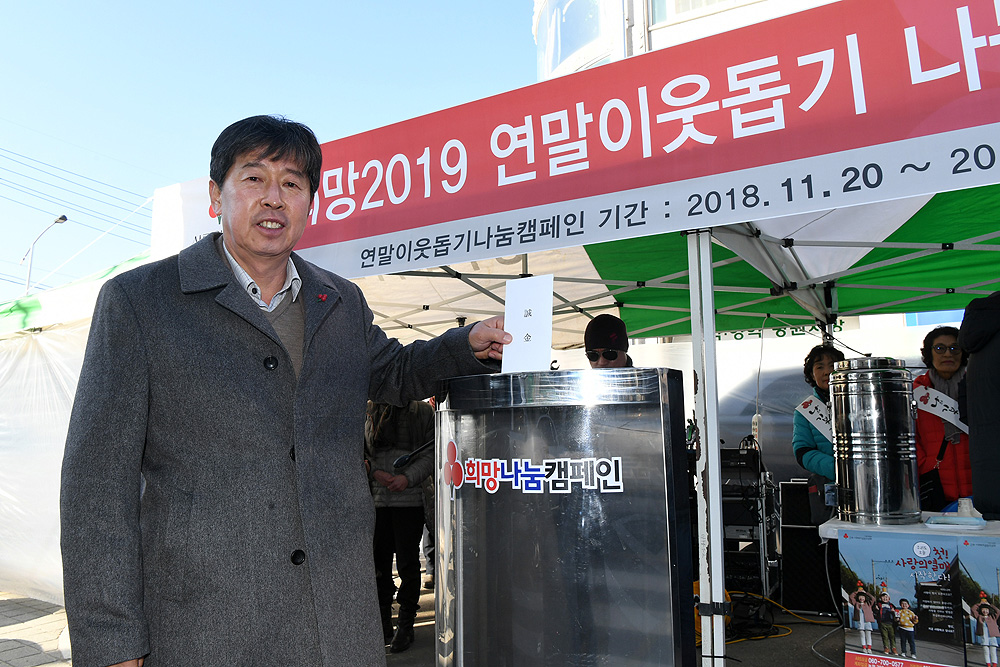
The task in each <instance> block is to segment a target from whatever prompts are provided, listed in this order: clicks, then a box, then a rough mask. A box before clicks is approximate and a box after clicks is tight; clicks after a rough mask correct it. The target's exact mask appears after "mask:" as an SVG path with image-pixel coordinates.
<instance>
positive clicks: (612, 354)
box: [587, 349, 622, 361]
mask: <svg viewBox="0 0 1000 667" xmlns="http://www.w3.org/2000/svg"><path fill="white" fill-rule="evenodd" d="M619 354H622V353H620V352H619V351H618V350H610V349H609V350H604V351H603V352H598V351H597V350H587V359H589V360H590V361H597V360H598V359H599V358H601V357H604V358H605V359H607V360H608V361H614V360H615V359H617V358H618V355H619Z"/></svg>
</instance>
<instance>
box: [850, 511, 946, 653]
mask: <svg viewBox="0 0 1000 667" xmlns="http://www.w3.org/2000/svg"><path fill="white" fill-rule="evenodd" d="M839 537H840V540H839V543H840V561H841V562H840V581H841V588H842V590H841V600H842V605H843V611H844V613H845V614H846V616H845V618H846V619H847V623H846V624H845V637H844V649H845V651H844V665H845V667H862V666H865V667H868V666H872V667H876V666H877V667H931V666H937V665H948V666H950V667H963V666H964V665H965V632H964V626H963V621H962V599H961V595H960V594H959V581H960V577H959V568H960V565H959V558H958V546H959V545H958V540H959V538H957V537H955V536H954V535H941V536H937V535H914V534H906V533H893V532H887V531H882V532H877V533H876V532H872V531H870V530H862V529H858V530H853V529H848V530H845V531H844V532H843V533H842V534H841V535H840V536H839Z"/></svg>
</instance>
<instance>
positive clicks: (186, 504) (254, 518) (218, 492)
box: [61, 235, 493, 667]
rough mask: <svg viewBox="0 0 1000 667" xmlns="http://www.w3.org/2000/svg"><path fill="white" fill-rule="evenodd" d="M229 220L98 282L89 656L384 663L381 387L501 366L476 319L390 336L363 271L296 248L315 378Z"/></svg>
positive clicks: (78, 527) (84, 456)
mask: <svg viewBox="0 0 1000 667" xmlns="http://www.w3.org/2000/svg"><path fill="white" fill-rule="evenodd" d="M215 236H217V235H213V236H211V237H209V238H206V239H203V240H202V241H200V242H198V243H196V244H195V245H193V246H191V247H190V248H187V249H185V250H184V251H182V252H181V253H180V255H178V256H177V257H172V258H169V259H166V260H162V261H159V262H156V263H152V264H149V265H147V266H143V267H140V268H138V269H135V270H133V271H130V272H128V273H125V274H123V275H121V276H118V277H116V278H113V279H112V280H110V281H108V282H107V283H106V284H105V286H104V288H103V289H102V290H101V295H100V297H99V299H98V303H97V307H96V311H95V314H94V319H93V324H92V328H91V332H90V338H89V341H88V344H87V352H86V356H85V359H84V363H83V370H82V372H81V375H80V381H79V385H78V387H77V394H76V400H75V402H74V405H73V412H72V416H71V420H70V427H69V433H68V437H67V441H66V453H65V458H64V461H63V472H62V491H61V523H62V553H63V570H64V588H65V597H66V613H67V618H68V621H69V629H70V638H71V641H72V645H73V664H74V666H75V667H95V666H103V665H108V664H113V663H116V662H119V661H123V660H127V659H131V658H136V657H139V656H142V655H145V654H148V657H147V659H146V667H163V666H175V665H185V666H187V665H198V666H199V667H209V666H212V665H241V666H260V667H274V666H276V665H295V666H296V667H300V666H301V667H306V666H310V665H330V666H334V665H336V666H337V667H340V666H343V665H351V666H352V667H354V666H362V665H384V664H385V657H384V648H383V644H382V636H381V626H380V623H379V614H378V605H377V601H376V595H375V573H374V567H373V563H372V530H373V525H374V509H373V506H372V498H371V493H370V492H369V489H368V478H367V475H366V472H365V468H364V463H363V442H364V414H365V404H366V401H367V400H368V399H369V398H371V399H373V400H376V401H383V402H389V403H394V404H402V403H404V402H405V401H407V400H409V399H411V398H423V397H426V396H429V395H430V394H432V393H433V392H434V391H435V390H436V389H437V382H438V381H439V380H440V379H441V378H445V377H449V376H457V375H468V374H472V373H481V372H488V371H489V370H493V369H492V368H490V367H489V366H487V365H484V364H482V363H480V362H479V361H477V360H476V359H475V357H474V355H473V353H472V351H471V348H470V347H469V342H468V334H469V327H465V328H462V329H454V330H452V331H450V332H448V333H446V334H444V335H443V336H441V337H439V338H436V339H433V340H431V341H422V342H417V343H413V344H411V345H408V346H406V347H403V346H401V345H400V344H399V343H398V341H396V340H395V339H388V338H387V337H386V335H385V334H384V333H383V332H382V331H381V329H379V328H378V327H377V326H375V325H374V324H373V323H372V312H371V310H370V309H369V308H368V306H367V304H366V303H365V300H364V297H363V295H362V294H361V291H360V290H359V289H358V288H357V287H356V286H355V285H353V284H352V283H350V282H348V281H347V280H344V279H342V278H340V277H338V276H336V275H334V274H332V273H329V272H327V271H323V270H321V269H319V268H318V267H316V266H314V265H312V264H310V263H308V262H305V261H303V260H302V259H301V258H299V257H298V256H296V255H294V254H293V255H292V258H293V261H294V262H295V266H296V268H297V270H298V272H299V275H300V277H301V278H302V288H301V291H300V292H299V296H298V298H299V299H302V300H303V303H304V307H305V338H304V355H303V365H302V371H301V374H300V376H299V377H298V378H296V377H295V374H294V371H293V369H292V365H291V363H290V361H289V357H288V354H287V353H286V351H285V349H284V347H283V346H282V344H281V342H280V340H279V339H278V337H277V335H276V334H275V333H274V331H273V329H272V327H271V326H270V324H269V323H268V322H267V320H266V318H265V316H264V314H263V313H262V312H261V311H260V309H259V308H258V307H257V306H256V305H255V304H254V303H253V302H252V301H251V300H250V298H249V297H248V295H247V294H246V293H245V292H244V291H243V290H242V288H241V286H240V285H239V283H238V281H237V280H236V279H235V278H234V276H233V275H232V272H231V271H230V269H229V267H228V265H227V264H226V263H225V261H224V260H223V259H222V258H221V257H220V256H219V255H218V253H217V251H216V249H215V243H214V237H215ZM140 471H141V473H142V479H143V480H144V482H145V487H144V491H142V493H141V494H140V488H141V486H140V474H139V473H140Z"/></svg>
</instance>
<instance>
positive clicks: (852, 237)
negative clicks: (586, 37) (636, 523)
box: [154, 0, 1000, 664]
mask: <svg viewBox="0 0 1000 667" xmlns="http://www.w3.org/2000/svg"><path fill="white" fill-rule="evenodd" d="M998 12H1000V9H998V8H997V5H996V4H995V3H990V2H988V0H975V1H971V0H970V1H969V2H965V1H964V0H963V2H961V3H951V2H941V1H940V0H933V1H931V0H921V1H914V2H908V3H902V5H901V3H892V2H883V3H871V2H865V3H862V1H861V0H845V1H844V2H842V3H836V4H833V5H829V6H826V7H821V8H818V9H815V10H811V11H809V12H803V13H802V14H800V15H792V16H789V17H785V18H783V19H778V20H775V21H773V22H768V23H767V24H761V25H757V26H749V27H747V28H744V29H741V30H737V31H733V32H731V33H727V34H725V35H717V36H713V37H709V38H705V39H703V40H698V42H697V43H691V44H685V45H679V46H677V47H673V48H670V49H664V50H663V51H660V52H653V53H648V54H645V55H643V56H639V57H636V58H630V59H627V60H625V61H621V62H619V63H612V64H609V65H605V66H602V67H599V68H595V69H593V70H589V71H587V72H581V73H579V74H576V75H573V76H567V77H561V78H559V79H555V80H552V81H549V82H544V83H542V84H537V86H532V87H528V88H524V89H521V90H518V91H511V92H510V93H507V94H504V95H503V96H496V97H494V98H490V99H488V100H480V101H478V102H475V103H471V104H469V105H464V106H463V107H459V108H455V109H450V110H445V111H442V112H438V113H435V114H430V115H428V116H426V117H422V118H420V119H413V120H411V121H404V122H403V123H398V124H396V125H393V126H389V127H387V128H381V129H380V130H376V131H373V132H371V133H365V134H363V135H357V136H355V137H348V138H345V139H342V140H338V141H334V142H330V143H328V144H326V145H324V147H323V150H324V171H323V174H322V179H321V180H322V182H321V187H320V192H319V193H317V198H316V201H315V204H314V208H313V217H312V220H311V225H310V226H309V227H308V228H307V233H306V235H305V236H304V237H303V241H302V243H300V245H299V252H300V253H302V254H303V256H306V257H307V258H308V259H311V260H313V261H315V262H317V263H318V264H320V265H323V266H325V267H328V268H330V269H333V270H335V271H337V272H339V273H341V274H342V275H345V276H349V277H355V278H357V277H360V276H378V275H379V274H386V273H394V274H395V275H391V276H385V277H382V278H379V277H364V278H359V282H360V283H361V284H362V287H363V288H364V289H365V292H366V294H367V295H368V297H369V300H370V302H371V305H372V307H373V310H374V311H375V312H376V313H377V316H378V320H377V321H378V323H379V324H381V325H383V327H384V328H385V329H386V330H387V331H388V332H389V333H390V334H391V335H396V336H397V337H399V338H400V339H401V340H403V341H404V342H405V341H408V340H411V339H413V338H417V337H426V336H428V335H433V334H435V333H437V332H439V331H440V330H441V329H443V328H446V327H448V326H451V325H452V324H453V323H455V321H456V320H457V319H460V318H468V319H473V318H479V317H482V316H485V315H486V314H492V313H496V312H499V311H500V310H501V307H502V306H501V304H502V301H503V298H504V295H503V289H502V286H501V284H500V283H501V281H502V280H504V279H506V278H508V277H517V276H520V275H522V274H528V273H531V274H543V273H553V274H554V275H555V277H556V283H555V284H556V289H555V295H554V299H555V301H556V303H555V305H554V328H555V332H554V333H555V336H554V342H555V344H556V345H557V346H563V347H565V346H573V345H578V344H579V341H581V340H582V332H583V329H584V327H585V324H586V322H587V320H588V317H589V316H590V315H591V314H592V313H594V312H595V311H598V310H602V309H609V308H616V307H619V305H620V306H621V307H620V311H621V313H622V315H623V317H624V319H625V320H626V322H627V324H628V328H629V331H630V333H631V334H632V335H633V336H635V335H641V336H661V335H672V334H675V333H686V332H689V331H690V332H691V333H692V334H693V336H694V339H695V340H694V343H693V345H692V348H693V349H694V356H695V357H696V359H695V363H694V368H695V372H696V373H697V374H698V377H699V380H700V382H699V383H698V385H699V389H698V392H697V396H696V398H697V403H698V410H699V412H698V423H699V425H700V427H701V438H702V440H701V442H702V443H704V447H703V448H702V450H701V451H702V452H704V453H705V454H706V456H703V457H699V460H698V463H697V465H698V466H699V470H698V476H699V479H701V480H702V483H701V487H702V488H701V489H700V493H701V494H702V495H700V499H701V500H702V501H707V504H706V502H702V503H700V505H701V511H702V512H701V513H702V514H703V516H701V517H699V519H700V523H699V534H698V537H699V539H700V540H701V541H702V545H701V546H702V547H704V548H703V550H702V551H703V553H704V552H708V554H707V555H708V556H710V558H706V559H703V560H702V566H703V571H702V582H701V593H702V597H701V599H702V603H703V605H710V604H711V603H713V602H716V603H720V601H721V600H722V599H723V598H722V582H721V573H722V564H721V549H720V548H719V545H720V544H721V533H720V530H721V510H720V507H719V505H720V503H719V498H718V494H719V488H720V482H719V466H718V451H717V449H718V447H717V444H718V438H717V433H716V430H717V424H718V418H717V414H716V412H717V406H718V399H717V396H716V389H715V386H714V382H715V375H716V372H715V361H714V345H713V342H714V333H715V331H716V330H719V329H746V328H755V327H756V326H759V324H758V322H761V323H763V322H765V317H766V316H772V317H775V318H778V317H780V318H781V319H782V320H785V321H790V322H802V323H806V322H811V321H812V320H813V319H815V318H819V319H821V320H823V321H829V320H830V319H831V318H832V316H833V315H834V314H841V315H842V314H849V313H877V312H903V311H912V310H931V309H936V308H960V307H963V306H964V305H965V303H967V302H968V300H969V299H970V298H972V297H973V296H975V295H977V294H979V293H987V292H989V291H991V287H990V286H991V284H993V283H994V281H995V280H996V277H995V275H996V268H995V267H996V265H997V262H996V261H995V259H994V258H995V257H996V256H995V255H992V254H991V252H990V251H993V250H996V249H997V247H998V246H997V244H996V243H995V242H994V241H993V240H994V239H995V238H996V235H997V234H998V233H1000V221H998V219H997V217H996V215H995V214H994V213H993V211H996V210H997V206H996V204H997V203H998V202H997V198H998V196H997V186H996V185H995V184H996V183H997V180H998V178H997V174H998V173H1000V172H998V171H997V166H996V154H995V144H996V141H995V137H996V136H997V130H998V128H1000V115H998V109H1000V105H998V104H997V100H998V99H1000V74H998V73H1000V67H998V64H997V63H998V61H997V60H996V57H997V56H996V54H997V53H1000V49H996V48H994V47H997V46H1000V33H998V34H993V33H994V31H996V30H997V27H998V26H1000V15H998ZM858 17H863V20H858ZM776 84H780V85H776ZM696 103H697V104H696ZM588 126H589V135H588V134H587V132H588ZM831 128H836V129H837V131H836V132H833V131H830V129H831ZM536 144H537V147H536ZM963 146H964V147H968V148H967V149H964V148H961V147H963ZM956 147H958V148H956ZM536 148H537V158H538V159H537V160H536ZM960 150H965V151H966V153H969V151H972V152H973V153H974V158H975V159H974V160H973V162H975V166H976V169H974V170H973V169H972V168H971V167H966V168H963V169H959V168H958V166H959V165H956V164H955V163H956V159H955V158H956V152H958V151H960ZM949 154H950V156H951V160H949V159H947V157H946V156H948V155H949ZM965 157H966V158H968V157H969V155H968V154H967V155H966V156H965ZM966 162H968V160H965V162H962V164H965V163H966ZM853 165H866V166H864V167H855V166H853ZM879 165H884V168H885V176H886V178H885V182H884V183H883V182H882V173H881V171H879V173H878V175H877V176H878V177H877V178H875V174H874V173H872V174H869V172H868V169H869V168H875V167H877V168H878V169H879V170H881V169H882V168H883V167H880V166H879ZM921 165H922V166H921ZM911 167H912V169H910V168H911ZM851 170H854V171H855V172H856V173H855V174H854V178H853V179H851V178H848V182H843V179H844V178H845V177H848V176H849V174H850V173H851ZM967 172H968V173H967ZM890 174H892V175H893V178H892V179H890V177H889V176H890ZM792 175H794V177H793V176H792ZM869 176H871V178H869ZM859 177H860V178H861V180H862V182H863V183H864V185H865V187H864V188H862V187H860V186H857V185H856V180H857V178H859ZM782 179H784V180H782ZM799 184H802V185H804V186H807V188H808V189H807V190H806V191H805V193H804V194H803V193H800V192H798V190H796V191H795V197H794V198H793V186H794V187H795V188H797V187H798V186H799ZM814 184H815V186H816V192H815V198H813V191H812V188H813V185H814ZM820 184H823V185H822V187H821V186H820ZM841 185H843V187H840V186H841ZM880 186H881V187H880ZM824 188H829V190H827V189H824ZM949 190H950V191H955V192H952V193H951V194H945V195H940V194H939V195H935V196H934V197H933V198H931V199H930V200H928V199H927V195H928V194H929V193H934V192H943V191H949ZM202 192H204V188H202ZM720 193H726V194H728V195H729V196H731V197H732V203H731V205H730V206H729V207H728V208H725V207H722V209H721V210H720V207H718V206H715V204H714V203H712V204H710V203H709V201H708V199H709V197H710V196H713V195H714V196H715V197H718V198H720V200H721V198H722V197H724V196H725V195H724V194H720ZM739 193H742V201H741V202H740V204H741V205H738V204H737V200H738V199H739V196H740V194H739ZM695 197H697V198H698V201H699V202H702V203H703V204H704V206H703V207H702V208H699V209H697V210H696V209H695V207H692V206H690V202H691V201H692V199H693V198H695ZM159 199H160V198H159V197H158V200H159ZM640 201H641V204H642V211H643V214H644V215H645V213H646V212H647V204H648V216H645V217H644V218H643V222H642V223H641V224H642V226H636V227H635V228H632V225H631V224H629V225H628V227H629V229H627V230H626V229H625V224H624V223H623V224H622V227H621V229H620V228H619V226H618V224H617V222H618V220H617V211H618V210H619V208H621V209H625V208H627V207H629V206H631V207H633V208H635V207H636V206H637V204H636V202H640ZM685 202H687V203H685ZM515 207H518V208H515ZM765 207H770V208H766V209H765ZM207 208H208V207H207V205H205V204H203V203H198V204H197V205H195V206H194V210H197V211H202V212H203V211H205V210H206V209H207ZM713 208H714V212H713ZM612 211H614V212H615V216H616V217H615V223H614V224H608V225H605V224H604V223H605V222H607V221H608V219H609V217H610V215H611V212H612ZM817 211H819V212H817ZM716 213H717V214H716ZM604 214H606V215H604ZM709 214H711V215H709ZM602 215H604V217H603V222H601V221H602ZM585 216H586V220H587V223H586V225H585V224H584V217H585ZM156 217H157V207H156V206H154V225H155V224H156ZM201 217H202V218H204V217H205V216H204V214H203V213H202V214H201ZM571 218H572V221H571ZM747 220H751V221H750V222H748V221H747ZM172 222H175V221H173V220H172ZM203 222H204V220H203ZM707 223H711V224H707ZM521 225H524V226H525V227H528V228H530V233H526V234H520V233H513V232H512V230H514V229H519V228H520V226H521ZM727 225H728V226H727ZM536 226H537V230H538V234H537V235H536V233H535V230H536ZM546 226H547V228H548V230H549V233H548V234H547V237H546V234H544V233H542V230H543V229H544V228H545V227H546ZM686 229H687V230H691V229H695V231H696V232H698V233H697V235H696V236H693V237H689V238H688V239H685V237H684V236H683V235H681V234H679V233H678V232H680V231H681V230H686ZM189 231H190V230H189V229H188V228H187V227H185V228H184V229H183V230H180V231H179V235H178V238H183V239H184V241H185V243H187V242H190V240H192V239H193V238H195V235H194V234H191V233H189ZM559 231H563V232H564V234H563V236H562V237H560V236H559V233H558V232H559ZM705 231H708V232H709V234H710V235H711V238H712V240H714V242H715V244H716V247H715V248H714V249H713V248H712V247H710V245H709V234H706V233H703V232H705ZM571 234H574V235H573V236H571ZM635 235H642V237H641V238H626V237H630V236H635ZM543 237H546V238H543ZM500 238H503V239H504V240H505V241H506V243H501V242H500V241H499V240H498V239H500ZM692 238H693V239H696V241H695V242H691V240H690V239H692ZM512 239H513V240H512ZM786 239H788V240H786ZM813 244H818V245H813ZM580 245H582V246H583V248H582V249H580V248H579V247H578V246H580ZM567 248H568V249H567ZM869 248H870V250H869ZM536 250H537V251H540V252H535V251H536ZM439 251H440V255H439V254H438V253H439ZM504 253H506V255H505V254H504ZM442 256H443V257H444V259H440V258H441V257H442ZM498 256H500V258H499V259H493V258H497V257H498ZM740 258H744V259H740ZM383 260H384V262H385V263H384V264H383ZM445 263H447V266H446V267H444V268H440V269H435V268H433V267H438V266H440V265H441V264H445ZM689 267H690V269H689ZM428 274H436V275H444V276H447V277H448V278H447V280H440V279H438V278H435V279H434V281H433V282H431V281H428V280H427V278H428ZM701 285H706V289H701V287H700V286H701ZM918 304H919V305H918ZM706 561H710V562H711V566H710V567H709V568H708V569H707V571H706V569H705V563H706ZM706 610H707V611H708V613H705V612H706ZM702 624H703V635H702V636H703V637H704V638H707V637H708V636H709V635H711V636H712V641H711V642H709V641H704V642H703V647H704V656H705V658H704V659H705V660H706V661H707V663H711V664H721V662H720V661H724V659H725V647H724V641H723V639H724V637H723V633H722V613H721V611H720V608H719V606H718V605H716V606H714V607H710V608H705V607H703V610H702Z"/></svg>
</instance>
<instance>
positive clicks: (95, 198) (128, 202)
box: [0, 155, 150, 216]
mask: <svg viewBox="0 0 1000 667" xmlns="http://www.w3.org/2000/svg"><path fill="white" fill-rule="evenodd" d="M0 157H4V156H2V155H0ZM18 164H22V163H20V162H19V163H18ZM0 170H3V171H8V172H10V173H12V174H16V175H18V176H21V177H23V178H26V179H28V180H31V181H35V182H36V183H41V184H42V185H47V186H49V187H52V188H58V189H59V190H64V191H66V192H69V193H71V194H74V195H77V196H79V197H83V198H85V199H90V200H91V201H96V202H99V203H101V204H105V205H107V206H111V207H114V208H117V209H121V210H123V211H129V210H131V209H132V208H134V206H135V203H134V202H130V201H128V200H127V199H122V198H121V197H115V196H114V195H109V194H107V193H104V192H101V191H100V190H97V189H95V188H91V187H87V186H86V185H80V184H79V183H73V185H79V186H80V187H82V188H86V189H87V190H90V191H92V192H96V193H98V194H100V195H103V196H105V197H109V198H111V199H116V200H118V201H120V202H123V203H125V204H128V206H122V205H121V204H115V203H113V202H108V201H104V200H103V199H98V198H97V197H91V196H90V195H85V194H83V193H82V192H76V191H74V190H70V189H69V188H67V187H64V186H62V185H57V184H56V183H49V182H48V181H43V180H42V179H40V178H35V177H34V176H29V175H28V174H22V173H21V172H19V171H15V170H13V169H8V168H7V167H0ZM39 171H41V170H39ZM42 173H43V174H48V175H49V176H53V177H55V178H59V177H58V176H56V175H55V174H49V173H48V172H46V171H42ZM66 182H67V183H72V181H66ZM145 215H147V216H148V215H150V213H149V212H148V211H147V212H145Z"/></svg>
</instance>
